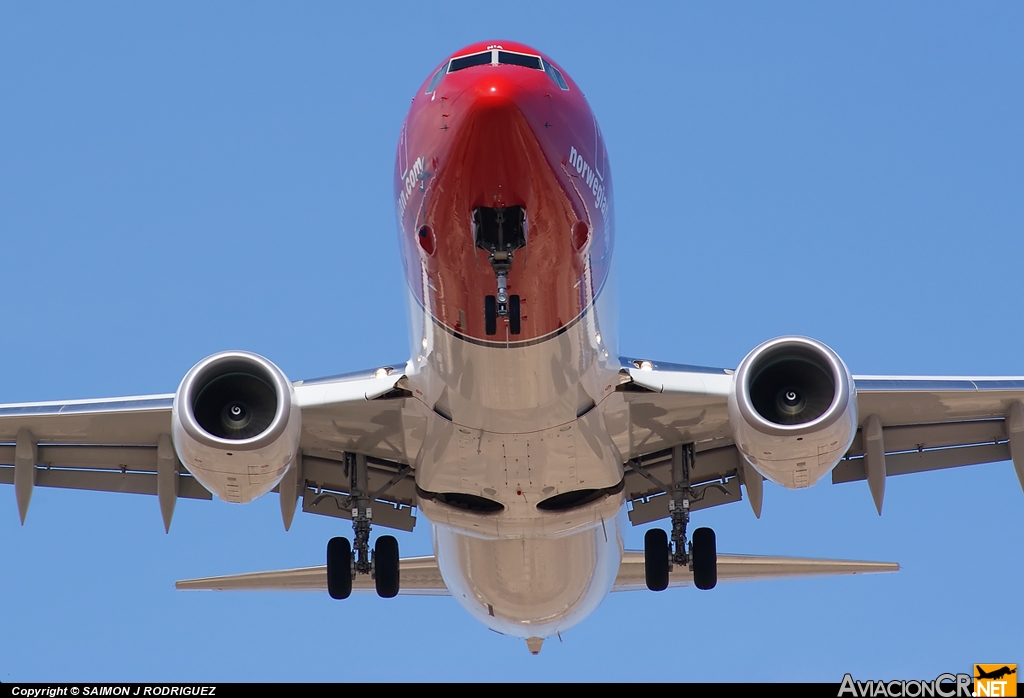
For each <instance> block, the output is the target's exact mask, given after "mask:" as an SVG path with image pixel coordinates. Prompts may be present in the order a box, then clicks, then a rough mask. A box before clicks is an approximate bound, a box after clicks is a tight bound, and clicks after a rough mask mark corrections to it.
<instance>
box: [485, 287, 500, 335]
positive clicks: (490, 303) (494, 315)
mask: <svg viewBox="0 0 1024 698" xmlns="http://www.w3.org/2000/svg"><path fill="white" fill-rule="evenodd" d="M484 332H486V333H487V336H488V337H493V336H494V335H496V334H498V299H497V298H495V297H494V296H487V297H485V298H484Z"/></svg>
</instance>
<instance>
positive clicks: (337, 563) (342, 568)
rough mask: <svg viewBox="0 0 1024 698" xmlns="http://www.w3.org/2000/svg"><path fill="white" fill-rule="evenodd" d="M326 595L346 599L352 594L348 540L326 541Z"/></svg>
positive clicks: (350, 551) (350, 553)
mask: <svg viewBox="0 0 1024 698" xmlns="http://www.w3.org/2000/svg"><path fill="white" fill-rule="evenodd" d="M327 593H328V594H330V595H331V598H332V599H347V598H348V597H349V595H350V594H351V593H352V546H351V544H350V543H349V542H348V538H331V539H330V540H329V541H327Z"/></svg>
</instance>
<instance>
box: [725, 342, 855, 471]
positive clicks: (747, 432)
mask: <svg viewBox="0 0 1024 698" xmlns="http://www.w3.org/2000/svg"><path fill="white" fill-rule="evenodd" d="M855 396H856V389H855V387H854V382H853V377H852V376H851V375H850V372H849V370H848V369H847V368H846V365H845V364H844V363H843V361H842V360H841V359H840V358H839V356H838V355H837V354H836V353H835V352H834V351H832V350H831V349H830V348H828V347H827V346H825V345H824V344H822V343H821V342H818V341H815V340H813V339H809V338H807V337H779V338H776V339H772V340H769V341H767V342H765V343H764V344H762V345H760V346H759V347H757V348H756V349H754V350H753V351H752V352H750V354H748V355H747V357H746V358H745V359H743V361H742V362H741V363H740V366H739V368H738V369H736V372H735V374H733V390H732V393H731V394H730V396H729V421H730V422H731V424H732V428H733V435H734V437H735V441H736V445H737V447H738V448H739V450H740V452H741V453H742V454H743V456H744V458H745V459H746V460H747V461H749V462H750V464H751V465H752V466H754V468H755V469H756V470H757V471H758V472H760V473H761V474H762V475H764V477H766V478H768V479H769V480H771V481H772V482H775V483H777V484H780V485H782V486H784V487H788V488H790V489H797V488H801V487H809V486H810V485H813V484H814V483H816V482H817V481H818V480H819V479H821V477H822V476H824V475H825V474H827V473H829V472H831V470H832V468H834V467H835V466H836V464H837V463H838V462H839V460H840V459H841V458H842V457H843V455H844V454H845V453H846V451H847V450H848V449H849V447H850V444H851V443H852V442H853V437H854V435H855V434H856V431H857V403H856V399H855Z"/></svg>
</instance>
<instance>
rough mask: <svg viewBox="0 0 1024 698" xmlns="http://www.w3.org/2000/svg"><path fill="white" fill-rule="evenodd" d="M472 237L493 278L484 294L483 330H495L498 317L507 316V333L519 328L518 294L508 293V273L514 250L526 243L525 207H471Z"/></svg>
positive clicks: (514, 332)
mask: <svg viewBox="0 0 1024 698" xmlns="http://www.w3.org/2000/svg"><path fill="white" fill-rule="evenodd" d="M473 238H474V240H475V242H476V246H477V247H479V248H480V249H482V250H484V251H486V252H487V254H488V256H487V261H488V262H490V264H491V268H492V269H493V270H494V275H495V277H496V279H497V292H496V293H495V295H493V296H491V295H489V296H486V297H484V331H485V332H486V333H487V336H489V337H493V336H494V335H496V334H497V333H498V318H499V317H503V318H507V319H508V331H509V334H514V335H515V334H519V333H520V332H522V316H521V313H520V304H521V301H520V298H519V296H518V295H509V293H508V273H509V271H510V270H511V269H512V260H513V259H514V258H515V252H516V250H519V249H522V248H523V247H525V246H526V210H525V209H524V208H523V207H522V206H509V207H507V208H487V207H486V206H480V207H478V208H475V209H473Z"/></svg>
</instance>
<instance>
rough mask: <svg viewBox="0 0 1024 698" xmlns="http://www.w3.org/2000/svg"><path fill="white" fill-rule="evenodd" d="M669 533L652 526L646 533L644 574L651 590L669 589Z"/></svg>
mask: <svg viewBox="0 0 1024 698" xmlns="http://www.w3.org/2000/svg"><path fill="white" fill-rule="evenodd" d="M668 571H669V559H668V534H667V533H665V531H663V530H662V529H660V528H652V529H651V530H649V531H647V533H646V534H644V576H645V578H646V582H647V588H648V589H650V590H651V591H665V590H666V589H668Z"/></svg>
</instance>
